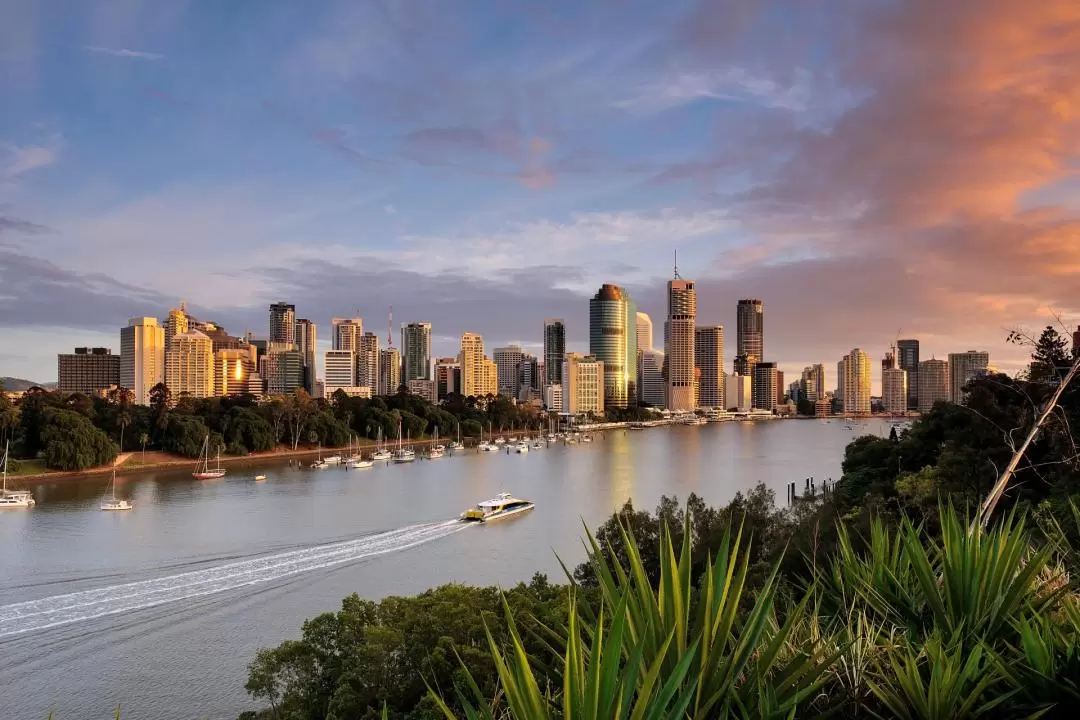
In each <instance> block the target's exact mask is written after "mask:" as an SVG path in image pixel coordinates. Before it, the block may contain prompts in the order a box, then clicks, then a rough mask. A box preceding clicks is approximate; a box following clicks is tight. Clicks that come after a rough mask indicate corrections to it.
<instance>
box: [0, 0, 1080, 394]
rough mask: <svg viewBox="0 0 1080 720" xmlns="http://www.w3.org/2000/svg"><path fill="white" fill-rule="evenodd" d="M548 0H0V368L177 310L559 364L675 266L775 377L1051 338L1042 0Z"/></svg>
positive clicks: (1078, 290) (1058, 157) (1048, 104)
mask: <svg viewBox="0 0 1080 720" xmlns="http://www.w3.org/2000/svg"><path fill="white" fill-rule="evenodd" d="M579 5H580V4H576V5H574V6H571V5H570V4H569V3H566V2H565V1H564V0H563V1H557V2H556V3H555V5H554V6H551V7H548V6H545V7H544V8H542V9H540V10H537V9H536V8H533V7H532V6H531V5H530V6H527V7H526V6H521V5H512V6H509V7H507V8H505V12H500V13H490V12H485V11H484V6H481V5H479V4H473V3H467V2H465V3H460V4H456V5H455V6H454V7H453V8H451V7H449V6H443V5H436V6H423V5H417V4H415V3H414V2H412V1H411V0H405V1H404V2H401V3H395V6H394V11H393V12H392V13H388V14H387V13H381V12H380V11H379V10H378V9H377V8H378V4H366V3H359V4H358V3H347V2H342V1H336V0H332V1H329V2H325V3H317V4H314V5H313V6H311V7H305V8H304V9H303V11H301V10H299V9H297V8H293V7H291V6H278V5H275V4H272V3H264V4H258V5H257V6H256V7H253V8H251V9H250V12H245V13H239V12H235V11H234V10H233V9H231V8H230V7H229V6H228V5H227V4H225V5H218V4H205V3H202V4H199V3H196V4H187V5H182V6H177V7H176V8H175V9H174V10H173V11H172V12H169V13H159V12H154V11H153V10H152V6H151V4H149V3H145V2H138V1H137V0H136V1H135V2H125V3H115V2H102V3H87V4H82V5H79V6H76V7H70V6H68V5H66V4H65V5H64V6H63V7H64V12H60V11H59V10H58V8H59V7H60V6H59V5H58V4H54V3H53V2H50V0H42V1H41V2H37V3H24V4H17V5H15V6H12V5H10V4H8V5H5V9H4V10H0V29H2V30H0V33H2V34H0V38H3V39H4V40H5V41H6V42H4V43H3V44H4V47H5V52H4V53H3V54H2V55H0V92H2V93H3V96H4V98H5V110H6V112H5V113H3V117H2V118H0V233H2V236H0V286H2V287H3V288H4V292H3V293H2V294H0V331H2V332H3V333H4V337H5V340H6V342H5V344H4V348H3V357H2V358H0V372H2V373H4V374H11V375H17V376H22V377H30V378H31V379H34V380H40V381H47V380H51V379H52V378H51V377H49V375H51V370H50V372H49V373H48V374H47V375H44V376H42V375H39V374H38V372H37V371H38V369H39V368H51V366H52V364H53V363H52V362H51V360H52V358H54V357H55V355H56V354H57V353H61V352H69V351H70V350H71V348H72V347H73V346H91V347H97V346H105V345H110V346H113V347H114V350H115V344H114V342H115V341H114V340H113V339H112V336H113V331H114V328H115V327H117V326H118V325H121V324H123V322H124V321H125V318H130V317H136V316H139V315H140V314H143V313H155V312H156V313H160V312H162V311H163V309H165V308H169V307H175V306H176V305H177V304H178V303H179V302H180V301H181V300H187V301H188V303H189V305H190V307H191V310H192V312H193V313H194V314H195V315H197V316H199V317H212V318H214V319H216V320H217V321H219V322H220V323H221V324H223V325H224V326H225V327H228V328H231V329H232V330H233V331H234V332H237V333H242V332H243V331H244V330H246V329H248V328H252V329H256V330H258V329H260V328H262V327H263V311H264V308H265V305H266V304H267V303H269V302H272V301H274V300H276V299H278V298H282V297H284V298H288V299H289V301H290V302H291V303H294V304H295V305H296V307H297V308H298V309H301V308H302V310H301V313H302V317H306V318H309V319H312V320H314V321H316V322H318V323H320V324H323V325H324V326H326V321H327V319H329V318H330V317H334V316H340V315H342V314H343V313H344V314H348V313H351V312H352V310H353V309H354V308H356V307H357V306H359V307H360V308H361V309H362V310H361V312H362V314H366V315H368V316H370V317H369V318H368V319H369V322H370V324H371V325H372V326H374V327H380V328H381V327H382V326H383V324H384V323H383V322H382V320H381V319H378V320H377V318H380V316H382V314H383V312H384V311H383V308H385V307H386V306H387V305H389V304H391V303H392V304H393V305H394V309H395V314H396V315H398V316H400V317H402V318H408V319H423V320H425V321H429V322H431V323H432V324H433V327H434V328H437V329H438V330H437V332H439V333H440V334H441V335H442V337H441V338H439V339H437V342H438V343H439V344H438V345H437V346H436V348H435V350H436V353H437V354H441V353H443V352H445V351H446V348H447V346H448V345H452V338H453V336H454V335H455V334H456V333H458V332H460V331H461V330H464V329H466V328H468V329H472V330H476V331H477V332H481V333H483V334H484V335H485V337H487V338H490V342H491V343H492V346H503V345H505V344H507V343H510V342H513V341H515V340H519V341H524V340H526V339H529V340H530V341H531V340H532V336H533V331H532V330H531V328H532V327H535V326H537V325H539V323H540V322H541V320H542V318H543V317H545V316H556V317H564V318H565V319H566V322H567V327H568V329H569V337H568V340H569V344H570V347H572V348H578V349H584V344H583V343H584V341H585V340H586V338H587V324H586V322H585V319H586V317H587V315H586V312H587V311H586V310H585V309H584V307H583V306H582V304H581V300H582V299H583V298H585V299H587V298H588V297H589V296H590V294H591V293H592V292H593V291H594V290H595V288H596V287H598V286H599V285H600V284H602V283H605V282H610V283H615V284H618V285H620V286H621V287H624V288H625V289H626V290H627V291H628V292H629V294H630V295H631V296H632V297H633V298H634V299H635V301H636V302H637V304H638V306H639V307H641V308H642V309H643V310H644V311H646V312H649V313H650V315H651V316H652V317H653V319H654V320H655V321H656V322H657V324H658V325H659V322H660V319H661V318H662V317H663V316H664V302H663V287H662V283H663V281H664V280H665V279H666V278H667V276H668V274H669V273H668V263H669V258H670V257H671V254H672V250H674V249H675V248H677V249H678V252H679V258H680V265H681V267H683V268H685V269H684V272H685V274H686V275H687V276H689V277H693V278H694V279H695V280H696V282H697V291H698V294H699V295H700V297H701V298H702V299H703V300H702V303H701V307H700V309H699V316H700V319H701V321H702V322H704V323H710V324H718V325H724V326H725V327H726V328H728V331H729V336H734V335H735V329H736V322H735V318H734V317H733V312H734V311H733V308H734V303H735V302H736V301H737V300H738V299H741V298H747V297H761V298H762V299H764V300H765V302H766V305H767V308H768V313H769V318H768V338H767V349H766V355H767V357H766V360H769V361H777V362H778V363H780V367H781V368H782V369H783V370H784V371H785V372H789V373H790V372H798V371H799V369H800V368H801V367H803V366H805V365H806V364H811V363H815V362H829V361H830V359H831V358H835V357H838V356H840V355H841V354H842V353H844V352H846V351H849V350H850V349H851V348H852V347H853V346H856V345H857V346H859V347H863V348H867V349H868V350H872V351H873V355H875V356H877V355H880V354H881V351H882V350H883V349H884V348H887V347H888V346H889V345H890V344H891V342H892V340H893V338H894V337H895V334H896V331H897V329H898V328H903V332H904V335H905V336H907V337H916V338H920V339H921V341H922V343H923V348H924V353H923V354H924V356H926V357H929V355H931V354H936V355H937V356H938V357H944V356H946V355H947V354H948V353H950V352H956V351H961V352H962V351H964V350H966V349H969V348H983V349H989V350H991V351H992V353H993V355H994V357H995V362H996V363H997V364H998V366H999V367H1000V368H1002V369H1005V370H1009V371H1013V370H1015V369H1017V368H1018V367H1019V366H1020V365H1021V364H1022V362H1023V359H1024V349H1023V348H1019V347H1013V346H1008V345H1006V344H1005V343H1004V336H1005V334H1006V333H1007V332H1008V329H1011V328H1015V327H1027V328H1030V329H1036V330H1037V329H1039V328H1041V327H1042V326H1044V325H1046V324H1047V323H1048V322H1052V321H1053V320H1052V319H1053V314H1054V312H1057V313H1060V314H1061V315H1062V316H1063V317H1064V318H1065V320H1066V323H1067V324H1068V325H1070V326H1075V323H1076V316H1077V314H1078V313H1080V282H1077V278H1078V275H1080V245H1078V244H1077V243H1076V242H1075V236H1076V233H1077V231H1078V229H1080V206H1078V205H1077V203H1076V200H1075V198H1076V197H1077V196H1078V193H1077V189H1078V186H1080V177H1078V176H1077V175H1076V173H1075V167H1076V156H1077V152H1078V149H1077V145H1076V143H1075V142H1073V139H1074V129H1075V123H1076V120H1077V117H1078V114H1080V109H1078V108H1080V102H1078V101H1077V100H1078V98H1077V94H1078V93H1080V89H1078V87H1080V86H1078V85H1077V83H1074V82H1068V81H1067V80H1069V79H1071V78H1072V77H1073V75H1074V74H1075V68H1076V67H1080V57H1077V55H1078V54H1080V49H1078V48H1077V47H1076V43H1075V42H1073V37H1072V35H1071V34H1070V33H1069V32H1061V31H1060V30H1061V27H1062V26H1063V25H1065V24H1067V23H1069V22H1071V20H1070V18H1071V17H1072V15H1071V14H1070V13H1071V12H1073V11H1074V10H1075V7H1074V4H1073V3H1065V2H1063V0H1048V1H1047V2H1045V3H1036V4H1034V5H1031V4H1027V5H1024V4H1021V3H1015V2H1011V1H1010V0H992V1H991V2H987V3H975V4H972V3H947V4H940V3H936V4H935V3H917V2H902V1H901V2H894V3H862V4H859V3H856V4H854V6H852V7H845V12H843V13H836V12H830V11H829V10H828V8H826V7H825V6H822V5H815V4H809V5H807V4H806V3H798V2H794V0H760V2H754V3H743V2H737V3H707V2H703V1H699V0H685V1H683V2H678V3H676V5H675V6H661V5H655V4H653V5H650V4H645V3H631V4H630V5H628V6H625V7H624V6H615V5H611V4H604V3H601V4H586V5H585V6H579ZM744 6H745V7H744ZM15 7H19V8H23V10H24V11H22V10H21V11H19V12H14V11H11V9H12V8H15ZM571 9H573V12H569V11H570V10H571ZM563 11H568V14H567V19H564V18H563ZM792 27H799V28H802V29H803V32H801V33H800V34H799V37H797V38H795V39H794V40H791V42H784V43H777V42H775V38H777V37H780V36H784V37H787V34H788V33H789V31H790V28H792ZM973 27H977V28H978V29H979V31H978V32H969V29H970V28H973ZM208 28H215V29H216V30H215V32H208V30H207V29H208ZM451 28H452V29H453V30H454V31H449V29H451ZM506 37H513V38H515V41H514V42H494V41H491V42H489V40H494V39H495V38H506ZM882 47H889V48H918V52H917V53H914V52H906V51H898V53H897V54H896V55H893V56H890V59H889V62H880V61H879V60H880V49H881V48H882ZM971 57H979V58H981V61H980V63H978V64H973V63H970V62H968V61H967V59H968V58H971ZM222 68H229V71H228V72H223V71H222ZM1048 77H1050V78H1057V77H1060V78H1063V81H1062V82H1047V81H1046V78H1048ZM242 78H257V81H252V82H248V81H246V80H241V79H242ZM357 98H363V102H362V107H363V110H362V111H361V110H360V109H359V107H358V104H357ZM223 99H227V101H223ZM661 129H664V130H665V131H664V132H660V130H661ZM896 138H903V142H902V143H900V144H898V143H897V142H896ZM357 228H363V231H362V232H357ZM163 258H167V259H168V260H167V261H163ZM706 298H707V299H708V300H706ZM900 298H902V302H900V301H898V299H900ZM151 308H154V309H151ZM159 308H160V310H159ZM491 308H498V309H499V310H500V312H499V313H491V312H490V309H491ZM159 317H160V316H159ZM523 328H529V330H528V331H527V332H526V331H525V330H524V329H523ZM60 331H62V332H60ZM325 335H326V333H324V336H325ZM526 335H527V336H528V337H527V338H526V337H523V336H526ZM323 342H324V339H320V349H322V347H324V345H322V343H323ZM729 344H730V345H732V346H734V344H735V343H734V337H732V338H731V342H729ZM530 350H534V349H533V348H530ZM729 354H733V353H730V351H729Z"/></svg>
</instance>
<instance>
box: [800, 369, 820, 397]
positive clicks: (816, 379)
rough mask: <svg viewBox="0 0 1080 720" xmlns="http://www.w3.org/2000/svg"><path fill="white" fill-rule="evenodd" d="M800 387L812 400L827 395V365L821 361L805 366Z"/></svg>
mask: <svg viewBox="0 0 1080 720" xmlns="http://www.w3.org/2000/svg"><path fill="white" fill-rule="evenodd" d="M799 389H800V391H801V392H802V393H804V394H805V396H806V399H807V400H809V401H810V402H817V401H818V400H820V399H821V398H823V397H825V366H824V365H822V364H821V363H818V364H816V365H807V366H806V367H804V368H803V371H802V378H801V380H800V381H799Z"/></svg>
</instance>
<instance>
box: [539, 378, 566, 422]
mask: <svg viewBox="0 0 1080 720" xmlns="http://www.w3.org/2000/svg"><path fill="white" fill-rule="evenodd" d="M544 407H545V408H546V409H547V411H548V412H549V413H558V414H560V415H562V414H563V413H565V412H566V405H565V401H564V400H563V387H562V385H559V384H555V385H547V386H545V387H544Z"/></svg>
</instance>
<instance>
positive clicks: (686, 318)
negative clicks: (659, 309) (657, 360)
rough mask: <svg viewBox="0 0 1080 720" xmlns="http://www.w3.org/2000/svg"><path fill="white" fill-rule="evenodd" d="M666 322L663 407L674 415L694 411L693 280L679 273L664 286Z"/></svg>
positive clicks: (695, 299) (695, 305) (695, 301)
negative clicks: (664, 394)
mask: <svg viewBox="0 0 1080 720" xmlns="http://www.w3.org/2000/svg"><path fill="white" fill-rule="evenodd" d="M667 296H668V298H667V299H668V307H667V311H668V312H667V321H666V322H665V323H664V361H665V364H666V365H667V406H668V408H669V409H671V410H675V411H688V410H694V409H695V408H696V406H697V397H696V393H695V387H694V358H695V355H694V328H695V326H696V324H697V290H696V289H695V286H694V281H693V280H683V279H682V278H681V277H679V273H678V272H676V273H675V277H674V278H673V279H671V280H669V281H668V284H667Z"/></svg>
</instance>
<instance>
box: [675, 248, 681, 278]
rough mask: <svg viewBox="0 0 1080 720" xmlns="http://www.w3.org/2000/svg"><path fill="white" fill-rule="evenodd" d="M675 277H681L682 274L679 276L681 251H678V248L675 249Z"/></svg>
mask: <svg viewBox="0 0 1080 720" xmlns="http://www.w3.org/2000/svg"><path fill="white" fill-rule="evenodd" d="M675 279H676V280H679V279H680V276H679V251H678V249H676V250H675Z"/></svg>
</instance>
